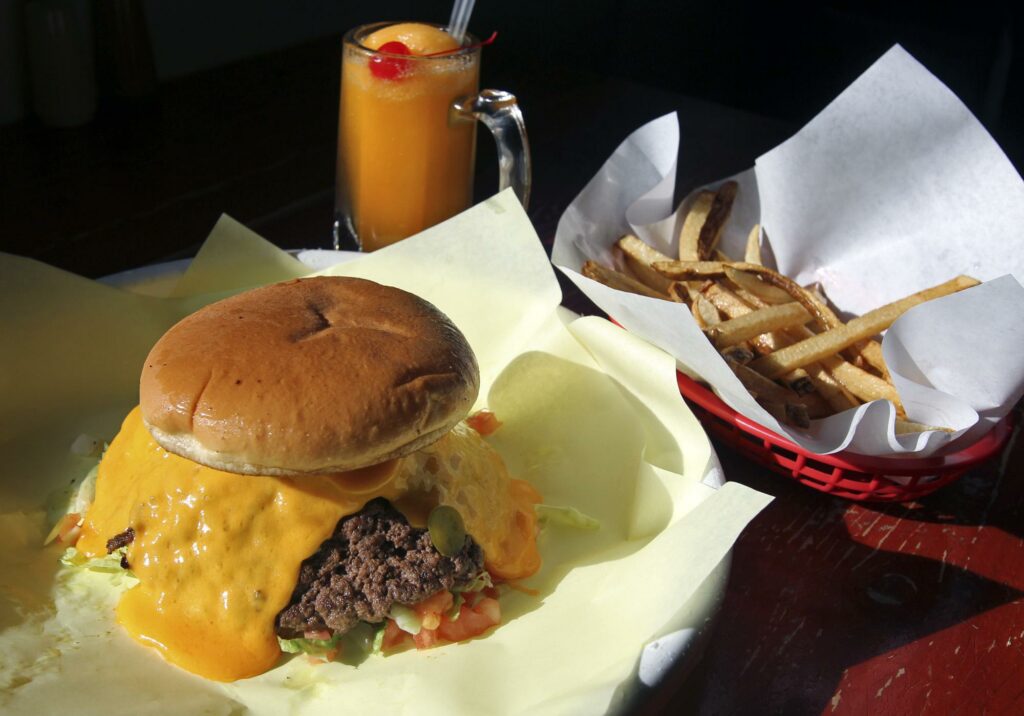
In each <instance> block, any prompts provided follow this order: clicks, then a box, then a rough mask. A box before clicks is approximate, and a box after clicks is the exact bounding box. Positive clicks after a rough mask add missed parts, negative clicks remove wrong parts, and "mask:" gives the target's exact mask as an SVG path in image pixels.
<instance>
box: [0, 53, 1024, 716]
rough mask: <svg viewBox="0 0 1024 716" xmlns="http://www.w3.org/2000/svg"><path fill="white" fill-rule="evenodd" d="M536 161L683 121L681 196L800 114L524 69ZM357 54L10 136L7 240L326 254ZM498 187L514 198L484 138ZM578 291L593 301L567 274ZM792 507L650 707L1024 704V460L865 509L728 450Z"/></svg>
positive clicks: (109, 254) (74, 266) (752, 477)
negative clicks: (699, 652)
mask: <svg viewBox="0 0 1024 716" xmlns="http://www.w3.org/2000/svg"><path fill="white" fill-rule="evenodd" d="M494 50H495V52H494V53H492V55H494V61H493V62H491V60H490V57H489V63H490V64H488V65H487V66H486V67H485V81H486V83H487V84H488V85H491V86H496V87H501V88H504V89H509V90H511V91H513V92H515V93H516V94H517V95H518V96H519V99H520V101H521V103H522V105H523V107H524V110H525V112H526V117H527V124H528V126H529V129H530V138H531V141H532V144H533V150H534V157H535V172H536V178H535V186H534V203H533V205H532V206H531V210H530V215H531V218H532V219H533V221H534V223H535V225H536V227H537V230H538V233H539V235H540V236H541V237H542V239H543V240H544V241H546V242H548V243H549V244H550V240H551V238H552V237H553V236H554V230H555V224H556V222H557V220H558V217H559V215H560V214H561V212H562V210H563V209H564V208H565V206H566V205H567V204H568V203H569V202H570V201H571V200H572V198H573V197H574V196H575V194H576V192H578V191H579V189H581V188H582V186H583V184H584V183H585V181H586V180H587V179H588V178H589V177H590V176H591V175H592V174H593V173H594V172H595V171H596V170H597V168H598V167H599V166H600V165H601V164H602V162H603V161H604V159H605V158H606V157H607V156H608V154H610V153H611V151H612V150H613V149H614V148H615V146H617V144H618V142H619V141H621V140H622V139H623V138H624V137H625V136H626V135H627V134H628V133H629V132H630V131H632V130H633V129H635V128H636V127H638V126H639V125H640V124H642V123H644V122H645V121H647V120H650V119H653V118H655V117H657V116H660V115H661V114H663V113H666V112H671V111H677V112H678V113H679V119H680V125H681V129H682V154H681V157H680V165H679V172H678V174H679V186H680V189H681V190H686V189H687V188H689V187H692V186H693V185H695V184H698V183H701V182H703V181H708V180H712V179H715V178H717V177H721V176H724V175H727V174H731V173H733V172H735V171H738V170H741V169H744V168H746V167H748V166H749V165H750V164H751V163H752V161H753V159H754V158H755V157H756V156H757V155H758V154H759V153H761V152H763V151H765V150H767V149H769V148H771V147H772V146H774V145H775V144H777V143H778V142H780V141H781V140H783V139H785V138H786V137H787V136H789V134H791V133H792V132H793V131H794V130H795V129H796V127H794V126H791V125H789V124H786V123H783V122H778V121H775V120H771V119H769V118H765V117H758V116H754V115H750V114H747V113H743V112H739V111H735V110H731V109H728V108H725V107H721V106H718V105H714V104H710V103H707V102H702V101H699V100H695V99H692V98H687V97H683V96H680V95H677V94H673V93H670V92H664V91H661V90H658V89H656V88H653V87H646V86H642V85H637V84H634V83H628V82H623V81H617V80H614V79H610V78H606V77H598V76H587V75H580V74H579V73H567V72H563V71H560V70H559V69H558V68H552V67H530V66H529V65H522V64H521V63H512V62H509V61H506V62H505V63H504V64H503V62H502V59H501V56H500V48H497V47H496V48H494ZM337 88H338V48H337V45H336V43H335V42H334V41H320V42H315V43H312V44H309V45H305V46H302V47H299V48H294V49H291V50H286V51H283V52H279V53H276V54H274V55H270V56H266V57H263V58H258V59H254V60H248V61H245V62H241V63H238V64H235V65H232V66H229V67H226V68H221V69H218V70H214V71H210V72H207V73H204V74H201V75H197V76H193V77H189V78H185V79H182V80H178V81H175V82H172V83H169V84H166V85H164V86H162V87H161V90H160V94H159V96H158V98H156V99H154V100H153V101H151V102H148V103H143V104H140V105H136V106H133V107H127V108H126V107H120V108H114V109H110V108H108V109H107V110H105V111H104V112H102V113H101V114H100V116H99V117H98V118H97V119H96V121H94V122H93V123H92V124H90V125H88V126H86V127H83V128H79V129H74V130H63V131H54V130H47V129H44V128H41V127H38V126H34V125H31V124H26V125H22V126H17V127H13V128H3V129H0V157H2V161H0V180H2V188H3V191H2V192H0V249H3V250H5V251H10V252H14V253H19V254H24V255H29V256H34V257H36V258H39V259H41V260H43V261H47V262H49V263H52V264H55V265H57V266H61V267H63V268H67V269H69V270H73V271H76V272H78V273H82V274H84V275H88V276H100V275H103V274H108V273H112V272H115V271H119V270H122V269H126V268H130V267H133V266H137V265H140V264H145V263H148V262H153V261H158V260H164V259H167V258H173V257H178V256H187V255H190V254H191V253H192V252H194V251H195V249H196V247H197V246H198V245H199V243H200V242H201V241H202V239H203V238H204V237H205V235H206V233H207V232H208V231H209V229H210V228H211V227H212V225H213V223H214V221H215V220H216V218H217V216H218V215H219V214H220V213H221V212H226V213H229V214H231V215H232V216H234V217H235V218H237V219H239V220H241V221H242V222H244V223H246V224H248V225H249V226H251V227H253V228H254V229H255V230H257V231H259V232H260V233H262V234H263V235H264V236H266V237H267V238H269V239H270V240H272V241H274V242H275V243H277V244H278V245H280V246H282V247H286V248H288V247H315V246H320V247H327V246H328V245H329V241H330V228H329V227H330V222H331V216H332V208H333V207H332V186H333V181H334V176H333V174H334V159H333V157H334V147H335V122H336V116H337V115H336V112H337ZM481 142H482V143H481V148H480V154H481V157H482V161H481V167H480V169H479V172H478V178H477V187H478V196H485V195H487V194H489V193H490V192H491V191H492V190H493V187H494V176H495V169H494V165H495V158H494V150H493V147H492V146H491V144H490V139H489V138H487V137H483V138H482V140H481ZM563 287H564V288H565V290H566V301H567V303H569V304H571V305H572V306H573V307H575V308H578V309H584V310H587V309H588V306H587V305H586V302H585V300H584V299H582V297H580V296H579V294H578V293H577V292H576V291H575V290H574V289H572V288H571V287H570V286H569V285H567V284H563ZM717 448H718V451H719V455H720V457H721V459H722V462H723V465H724V468H725V472H726V475H727V477H728V478H729V479H731V480H735V481H738V482H742V483H744V484H747V485H750V486H751V487H754V488H755V489H758V490H761V491H763V492H766V493H769V494H772V495H774V496H775V497H776V499H775V500H774V502H772V504H771V505H770V506H769V507H768V508H767V509H766V510H765V511H764V513H762V514H761V515H760V516H759V517H758V518H757V519H756V520H755V521H754V522H753V523H752V524H751V525H750V526H749V527H748V529H747V530H746V532H745V533H744V534H743V536H742V537H741V538H740V540H739V542H738V543H737V545H736V548H735V552H734V559H733V566H732V574H731V577H730V580H729V586H728V589H727V592H726V596H725V602H724V605H723V607H722V611H721V613H720V617H719V620H718V624H717V627H716V630H715V632H714V636H713V639H712V640H711V643H710V646H709V648H708V650H707V652H706V654H705V657H704V659H703V660H702V662H701V663H700V664H699V665H698V666H697V667H696V669H695V670H694V671H693V672H692V673H691V674H690V675H689V676H688V678H684V677H683V675H682V674H675V675H673V677H672V678H670V679H669V680H668V682H667V683H666V684H665V685H664V686H663V687H662V688H660V689H659V690H658V691H657V692H655V693H654V694H653V695H652V696H651V697H650V698H649V699H648V701H647V702H645V703H643V704H640V705H639V707H638V711H639V712H640V713H643V714H655V713H698V714H733V713H736V714H755V713H756V714H761V713H779V714H817V713H828V714H832V713H835V714H862V713H864V714H866V713H884V714H917V713H941V714H953V713H958V714H973V713H993V714H998V713H1007V714H1011V713H1012V714H1019V713H1024V480H1022V477H1024V476H1022V469H1024V448H1022V447H1021V444H1020V443H1019V442H1018V443H1016V444H1015V445H1011V446H1010V447H1009V448H1008V449H1007V450H1006V452H1005V454H1004V455H1002V456H1001V459H1000V460H999V461H996V462H993V463H991V464H990V465H988V466H985V467H983V468H981V469H977V470H975V471H973V472H971V473H969V474H968V475H967V476H966V477H964V478H963V479H961V480H960V481H959V482H957V483H955V484H953V485H951V486H949V487H947V488H945V489H943V490H941V491H940V492H939V493H937V494H935V495H933V496H930V497H927V498H925V499H923V500H921V501H920V503H914V504H903V505H890V506H877V505H876V506H872V505H856V504H852V503H849V502H845V501H842V500H839V499H835V498H830V497H826V496H824V495H821V494H819V493H816V492H813V491H811V490H810V489H808V488H804V487H801V486H799V485H797V484H795V483H792V482H790V481H787V480H785V479H784V478H780V477H776V476H774V475H772V474H769V473H768V472H766V471H765V470H763V469H762V468H760V467H758V466H757V465H755V464H754V463H752V462H750V461H748V460H746V459H745V458H744V457H742V456H740V455H737V454H735V453H734V452H732V451H731V450H730V449H728V448H726V447H725V446H722V445H718V446H717Z"/></svg>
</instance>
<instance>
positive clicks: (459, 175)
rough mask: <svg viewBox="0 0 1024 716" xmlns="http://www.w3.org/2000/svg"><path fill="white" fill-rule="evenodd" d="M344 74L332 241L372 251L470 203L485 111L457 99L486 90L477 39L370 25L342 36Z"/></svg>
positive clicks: (418, 27)
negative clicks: (464, 42) (479, 122)
mask: <svg viewBox="0 0 1024 716" xmlns="http://www.w3.org/2000/svg"><path fill="white" fill-rule="evenodd" d="M469 42H470V43H472V40H469ZM341 75H342V79H341V101H340V106H339V112H338V154H337V160H338V163H337V186H336V189H335V200H336V201H335V207H336V209H335V247H336V248H337V246H338V243H339V239H340V237H341V236H342V235H347V236H349V237H351V238H352V239H354V240H355V242H356V243H357V244H358V246H359V248H361V249H362V250H364V251H373V250H375V249H378V248H381V247H383V246H387V245H389V244H392V243H394V242H396V241H398V240H400V239H404V238H406V237H408V236H411V235H412V234H415V233H418V232H420V231H422V230H423V229H426V228H428V227H430V226H433V225H434V224H437V223H439V222H441V221H444V220H445V219H447V218H449V217H451V216H454V215H455V214H457V213H459V212H460V211H462V210H464V209H466V208H467V207H468V206H469V205H470V203H471V202H472V198H473V197H472V192H473V165H474V159H475V156H474V155H475V147H476V121H475V119H476V118H480V119H483V117H481V116H479V113H478V112H477V111H476V109H475V108H473V109H461V105H460V101H462V102H464V101H468V102H470V104H472V101H474V100H479V98H480V97H481V96H482V95H477V91H478V87H479V76H480V46H479V45H473V44H470V45H469V46H467V47H460V46H459V45H458V44H457V43H456V42H455V40H454V39H453V38H452V37H451V36H450V35H448V34H447V33H446V32H445V31H444V30H443V29H441V28H438V27H435V26H432V25H425V24H419V23H399V24H387V23H379V24H376V25H368V26H365V27H362V28H356V29H355V30H352V31H350V32H349V33H347V34H346V35H345V40H344V45H343V49H342V65H341ZM488 92H491V91H488ZM508 96H509V97H511V95H508ZM514 103H515V98H512V104H513V105H514ZM515 112H516V113H517V114H518V108H517V107H516V108H515ZM518 117H519V124H520V125H521V124H522V117H521V115H518ZM485 121H486V120H485ZM523 140H524V145H525V134H524V135H523ZM500 150H501V147H499V151H500ZM527 163H528V159H527Z"/></svg>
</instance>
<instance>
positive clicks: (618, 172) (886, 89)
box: [552, 46, 1024, 457]
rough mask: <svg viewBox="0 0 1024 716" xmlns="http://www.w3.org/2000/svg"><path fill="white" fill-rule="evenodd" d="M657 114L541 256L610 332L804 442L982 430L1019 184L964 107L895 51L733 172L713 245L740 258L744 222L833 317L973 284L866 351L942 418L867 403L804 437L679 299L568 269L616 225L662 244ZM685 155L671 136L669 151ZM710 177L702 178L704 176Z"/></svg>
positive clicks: (671, 243)
mask: <svg viewBox="0 0 1024 716" xmlns="http://www.w3.org/2000/svg"><path fill="white" fill-rule="evenodd" d="M678 146H679V130H678V124H677V122H676V119H675V117H674V115H667V116H665V117H661V118H659V119H656V120H654V121H652V122H650V123H649V124H647V125H645V126H643V127H641V128H640V129H639V130H637V131H636V132H634V133H633V134H632V135H631V136H630V137H629V138H628V139H627V140H626V141H625V142H623V144H622V145H621V146H620V147H619V148H618V149H617V150H616V152H615V153H614V154H613V155H612V156H611V158H609V160H608V162H607V163H606V164H605V166H604V167H603V168H602V169H601V171H600V172H599V173H598V174H597V175H596V176H595V177H594V178H593V179H592V180H591V182H590V183H589V184H588V185H587V186H586V188H585V189H584V190H583V191H582V192H581V193H580V195H579V196H578V197H577V198H576V200H575V201H574V202H573V204H572V205H571V206H570V207H569V208H568V210H566V212H565V214H564V215H563V216H562V218H561V221H560V222H559V225H558V231H557V234H556V237H555V247H554V251H553V255H552V260H553V262H554V263H555V264H556V265H557V266H559V267H560V268H561V269H562V270H563V271H564V272H565V273H566V274H567V275H568V276H569V277H570V278H571V279H572V280H573V281H574V282H575V283H576V284H577V285H578V286H579V287H580V288H581V289H582V290H583V291H584V292H585V293H586V294H587V295H588V296H589V297H590V298H591V299H592V300H593V301H594V302H595V303H597V304H598V305H599V306H600V307H601V308H602V309H603V310H604V311H606V312H607V313H608V314H609V315H611V316H613V317H615V318H616V320H618V321H619V322H620V323H621V324H622V325H623V326H624V327H626V328H627V329H628V330H630V331H632V332H634V333H636V334H637V335H640V336H642V337H643V338H645V339H647V340H649V341H651V342H652V343H654V344H655V345H657V346H660V347H661V348H663V349H665V350H666V351H668V352H669V353H671V354H672V355H674V356H675V357H676V359H677V360H678V361H679V362H680V364H681V366H682V367H683V368H684V369H685V370H686V371H688V372H690V373H691V374H693V375H696V376H699V377H700V378H702V379H703V380H704V381H706V382H707V383H709V384H710V385H711V386H712V387H713V388H714V389H715V391H716V392H717V393H718V395H719V396H721V397H722V399H723V400H724V401H725V402H726V403H728V404H729V405H730V406H731V407H733V408H734V409H736V410H738V411H739V412H741V413H743V414H744V415H746V416H748V417H749V418H751V419H753V420H755V421H757V422H759V423H761V424H762V425H765V426H767V427H769V428H771V429H772V430H775V431H776V432H778V433H780V434H782V435H785V436H787V437H789V438H790V439H791V440H793V441H794V442H796V443H798V444H800V445H801V446H803V447H804V448H806V449H809V450H812V451H814V452H817V453H831V452H836V451H839V450H844V449H848V450H851V451H853V452H857V453H861V454H867V455H913V456H915V457H923V456H926V455H930V454H935V453H938V452H945V451H950V450H954V449H959V448H960V447H963V446H965V445H966V444H968V443H969V442H972V441H973V440H975V439H976V438H977V437H980V436H981V435H982V434H984V433H985V432H987V431H988V430H989V429H990V428H991V427H992V425H994V424H995V423H996V422H998V421H999V420H1000V419H1001V418H1002V417H1003V416H1005V414H1006V413H1007V412H1008V411H1009V410H1010V409H1011V408H1012V407H1013V405H1014V404H1015V403H1016V402H1017V401H1018V400H1019V399H1020V397H1021V394H1022V393H1024V360H1022V359H1021V356H1022V355H1024V322H1021V321H1020V320H1019V319H1018V315H1019V313H1020V311H1021V309H1022V308H1024V288H1022V287H1021V283H1020V282H1021V281H1022V280H1024V231H1022V227H1024V183H1022V181H1021V178H1020V176H1019V175H1018V174H1017V172H1016V171H1015V170H1014V168H1013V166H1012V165H1011V164H1010V162H1009V160H1008V159H1007V158H1006V156H1005V155H1004V154H1003V152H1002V151H1001V150H1000V149H999V147H998V146H997V145H996V143H995V142H994V141H993V139H992V138H991V137H990V136H989V134H988V133H987V132H986V131H985V129H984V128H983V127H982V126H981V124H980V123H979V122H978V121H977V120H976V119H975V118H974V117H973V115H971V113H970V111H969V110H968V109H967V108H966V107H965V106H964V105H963V104H962V103H961V102H960V101H959V100H958V99H957V98H956V96H955V95H953V93H952V92H950V91H949V89H947V88H946V87H945V86H944V85H943V84H942V83H941V82H940V81H939V80H938V79H936V78H935V77H934V76H933V75H931V74H930V73H929V72H928V70H926V69H925V68H924V67H923V66H922V65H920V64H919V63H918V62H917V61H916V60H915V59H914V58H913V57H911V56H910V55H909V54H908V53H907V52H906V51H904V50H903V49H902V48H900V47H898V46H896V47H893V48H892V49H891V50H890V51H889V52H887V53H886V54H885V55H884V56H883V57H882V58H881V59H879V60H878V61H877V62H876V63H875V64H874V65H873V66H872V67H871V68H870V69H868V70H867V72H865V73H864V74H863V75H862V76H861V77H860V78H858V79H857V80H856V81H855V82H854V83H853V84H852V85H851V86H850V87H849V88H847V89H846V90H845V91H844V92H843V93H842V94H840V95H839V97H837V98H836V99H835V100H834V101H833V102H832V103H831V104H830V105H829V106H828V107H826V108H825V109H824V110H823V111H822V112H821V113H820V114H819V115H818V116H817V117H815V118H814V119H813V120H811V121H810V122H809V123H808V124H807V125H806V126H805V127H804V128H803V129H801V130H800V132H798V133H797V134H796V135H795V136H793V137H792V138H791V139H789V140H787V141H786V142H784V143H783V144H781V145H779V146H778V147H776V148H775V149H773V150H771V151H770V152H768V153H767V154H765V155H763V156H761V157H759V158H758V159H757V160H756V162H755V165H754V167H753V168H752V169H750V170H748V171H746V172H743V173H741V174H739V175H737V176H735V177H725V178H723V181H724V180H725V179H730V178H731V179H734V180H736V181H737V182H738V183H739V185H740V191H739V197H738V199H737V202H736V205H735V207H734V209H733V213H732V216H731V218H730V221H729V223H728V224H727V226H726V230H725V233H724V234H723V237H722V241H721V246H722V248H723V250H725V251H726V252H727V253H729V254H730V255H733V256H742V254H743V247H744V245H745V241H746V236H747V233H748V232H749V230H750V227H751V226H752V225H753V224H755V223H757V222H760V223H761V224H762V226H763V227H764V229H765V233H766V235H767V237H768V242H769V244H770V253H767V252H766V255H772V254H773V255H774V257H775V259H776V261H777V268H778V269H779V270H780V271H782V272H783V273H786V274H788V275H790V276H792V277H794V278H795V279H796V280H797V281H799V282H800V283H802V284H809V283H815V282H817V283H819V284H820V285H821V286H822V287H823V289H824V291H825V293H826V294H827V295H828V297H829V299H830V300H831V301H832V303H833V304H834V305H835V306H836V307H837V308H838V309H839V310H840V313H841V314H845V315H846V316H847V317H849V316H850V315H854V314H861V313H864V312H866V311H868V310H871V309H872V308H875V307H878V306H880V305H883V304H885V303H888V302H890V301H893V300H895V299H897V298H900V297H902V296H904V295H907V294H909V293H913V292H915V291H919V290H921V289H924V288H927V287H929V286H932V285H935V284H938V283H941V282H943V281H946V280H948V279H950V278H952V277H954V276H956V275H958V274H969V275H972V276H974V277H975V278H978V279H980V280H982V281H984V282H985V283H984V284H983V285H981V286H978V287H975V288H973V289H969V290H967V291H964V292H962V293H959V294H956V295H954V296H950V297H947V298H943V299H941V300H938V301H933V302H931V303H928V304H924V305H921V306H918V307H917V308H914V309H912V310H911V311H909V312H908V313H907V314H906V315H904V316H903V317H901V318H900V319H899V320H898V321H896V323H895V324H894V325H893V326H892V327H891V328H890V329H889V331H887V333H886V335H885V337H884V340H883V344H882V346H883V352H884V355H885V359H886V361H887V363H888V365H889V369H890V372H891V373H892V375H893V381H894V383H895V385H896V388H897V390H898V392H899V394H900V398H901V399H902V400H903V402H904V404H905V406H906V408H907V411H908V415H909V416H910V418H911V419H912V420H915V421H917V422H921V423H926V424H929V425H940V426H946V427H949V428H952V429H953V430H954V432H953V433H951V434H949V433H944V432H935V431H933V432H927V433H921V434H916V435H902V436H897V435H895V434H894V432H893V422H894V418H895V411H894V408H893V406H892V405H891V403H889V402H888V401H876V402H874V403H869V404H866V405H862V406H860V407H859V408H856V409H852V410H848V411H846V412H844V413H841V414H839V415H835V416H832V417H829V418H826V419H824V420H819V421H815V422H814V424H813V425H812V427H811V429H810V430H808V431H800V430H795V429H790V428H788V427H785V426H783V425H781V424H779V423H778V422H777V421H776V420H775V419H774V418H773V417H772V416H771V415H769V414H768V413H767V412H765V411H764V409H762V408H761V407H760V406H759V405H758V404H757V403H756V402H755V401H754V400H753V399H752V398H751V397H750V395H749V393H747V391H746V390H745V389H744V388H743V387H742V386H741V385H740V383H739V381H738V380H737V379H736V378H735V376H734V375H733V374H732V372H731V371H730V370H729V369H728V368H727V367H726V365H725V363H724V362H723V361H722V360H721V358H720V357H719V356H718V354H717V353H716V352H715V350H714V349H713V348H712V347H711V346H710V344H709V343H708V342H707V341H706V340H705V339H704V337H703V336H702V334H701V332H700V330H699V329H698V328H697V326H696V325H695V323H694V321H693V319H692V316H691V315H690V314H689V312H688V311H687V310H686V307H685V306H681V305H674V304H671V303H667V302H662V301H658V300H656V299H650V298H645V297H641V296H635V295H632V294H627V293H624V292H621V291H615V290H611V289H608V288H606V287H604V286H602V285H600V284H598V283H596V282H594V281H591V280H590V279H587V278H585V277H583V276H582V275H581V274H579V273H578V271H579V269H580V267H581V266H582V264H583V262H584V261H585V260H587V259H594V260H599V261H602V260H603V261H607V260H609V259H610V257H611V255H612V247H613V245H614V243H615V241H616V240H617V239H618V238H619V237H620V236H621V235H622V234H623V233H625V232H626V231H632V232H633V233H635V234H636V235H637V236H639V237H640V238H642V239H644V240H646V241H648V242H650V243H651V244H653V245H654V246H655V247H657V248H658V249H659V250H661V251H662V252H663V253H666V254H668V255H670V256H673V255H676V253H677V246H678V244H677V241H676V237H677V236H678V229H679V227H680V226H681V221H682V217H683V216H685V213H686V210H687V209H688V208H689V205H690V203H691V201H692V197H693V196H694V195H695V193H696V192H694V193H693V194H691V195H690V196H688V197H687V198H686V199H685V200H684V201H683V202H682V204H681V205H680V206H679V207H678V208H677V210H676V211H675V212H674V213H671V196H672V182H673V181H674V174H675V157H676V155H677V151H678ZM684 151H685V145H684ZM715 186H717V184H716V185H712V186H711V187H710V188H714V187H715Z"/></svg>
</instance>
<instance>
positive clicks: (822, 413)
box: [800, 391, 835, 420]
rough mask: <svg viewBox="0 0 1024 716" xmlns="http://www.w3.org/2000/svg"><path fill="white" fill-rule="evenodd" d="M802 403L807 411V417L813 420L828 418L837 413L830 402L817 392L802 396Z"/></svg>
mask: <svg viewBox="0 0 1024 716" xmlns="http://www.w3.org/2000/svg"><path fill="white" fill-rule="evenodd" d="M800 402H801V404H802V405H803V406H804V407H805V408H806V409H807V416H808V417H809V418H810V419H811V420H818V419H820V418H827V417H828V416H830V415H832V414H833V413H834V412H835V411H834V410H833V409H832V406H831V405H830V404H829V402H828V401H827V400H825V398H824V397H822V396H821V395H819V394H818V392H817V391H815V392H813V393H807V394H804V395H801V396H800Z"/></svg>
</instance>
